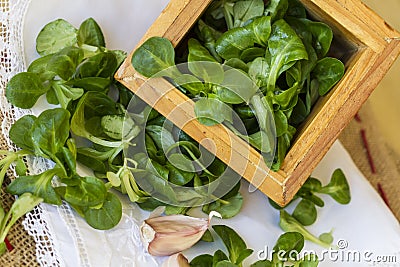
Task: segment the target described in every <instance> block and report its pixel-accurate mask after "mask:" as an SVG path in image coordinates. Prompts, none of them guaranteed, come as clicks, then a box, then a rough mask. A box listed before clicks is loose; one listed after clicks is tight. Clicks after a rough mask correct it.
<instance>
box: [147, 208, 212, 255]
mask: <svg viewBox="0 0 400 267" xmlns="http://www.w3.org/2000/svg"><path fill="white" fill-rule="evenodd" d="M212 216H219V217H220V215H219V214H218V213H215V212H212V213H210V216H209V218H208V219H207V218H195V217H190V216H185V215H181V214H179V215H168V216H159V217H150V218H148V219H147V220H145V221H144V222H143V224H142V226H141V227H140V234H141V238H142V241H143V243H144V245H145V247H146V248H147V251H148V252H149V253H150V254H151V255H153V256H169V255H172V254H175V253H178V252H181V251H183V250H186V249H188V248H190V247H192V246H193V245H194V244H196V243H197V242H198V241H199V240H200V239H201V237H202V236H203V234H204V232H205V231H206V230H207V229H208V227H209V225H210V219H211V217H212Z"/></svg>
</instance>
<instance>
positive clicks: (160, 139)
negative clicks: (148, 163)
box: [146, 125, 175, 151]
mask: <svg viewBox="0 0 400 267" xmlns="http://www.w3.org/2000/svg"><path fill="white" fill-rule="evenodd" d="M163 126H164V127H163ZM163 126H158V125H148V126H146V133H147V134H148V135H149V136H150V137H151V138H152V139H153V141H154V143H155V145H156V146H157V148H158V149H159V150H161V151H167V150H168V149H169V147H171V146H173V145H174V144H175V139H174V137H173V136H172V134H171V132H170V131H168V130H167V129H166V128H165V126H166V125H163Z"/></svg>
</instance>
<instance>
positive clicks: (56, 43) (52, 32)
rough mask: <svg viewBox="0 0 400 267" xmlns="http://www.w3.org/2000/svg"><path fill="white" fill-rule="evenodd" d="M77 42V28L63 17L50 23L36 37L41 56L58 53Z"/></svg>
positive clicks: (37, 48) (37, 49)
mask: <svg viewBox="0 0 400 267" xmlns="http://www.w3.org/2000/svg"><path fill="white" fill-rule="evenodd" d="M76 43H77V29H75V27H74V26H72V25H71V24H70V23H69V22H67V21H65V20H63V19H57V20H55V21H52V22H50V23H48V24H47V25H46V26H44V27H43V29H42V30H41V31H40V32H39V35H38V36H37V38H36V51H37V52H38V53H39V55H41V56H45V55H49V54H53V53H57V52H58V51H60V50H61V49H63V48H65V47H68V46H73V45H75V44H76Z"/></svg>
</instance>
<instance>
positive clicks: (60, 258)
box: [0, 0, 400, 267]
mask: <svg viewBox="0 0 400 267" xmlns="http://www.w3.org/2000/svg"><path fill="white" fill-rule="evenodd" d="M167 2H168V1H167V0H113V1H110V0H32V1H29V0H19V1H18V0H9V3H10V5H9V9H8V10H6V9H5V8H4V7H3V6H2V5H1V6H0V9H2V10H1V13H0V27H2V28H4V29H6V31H7V32H8V33H9V35H7V36H5V37H4V38H1V39H0V80H1V83H0V86H1V87H0V90H1V94H0V95H1V98H0V108H1V112H2V114H3V116H4V118H5V119H4V120H3V121H2V125H1V127H2V132H3V133H4V135H5V136H6V138H7V140H8V130H9V128H10V125H11V124H12V123H13V122H14V121H15V119H16V118H19V117H20V116H22V115H24V114H26V113H34V114H37V113H39V112H40V111H41V110H42V109H43V107H44V106H45V104H44V101H43V102H42V103H41V104H39V105H38V106H37V107H36V108H34V109H32V110H29V111H26V110H20V109H15V108H13V107H12V106H10V105H9V104H8V103H7V101H6V99H5V97H4V88H5V85H6V83H7V81H8V80H9V79H10V78H11V77H12V76H13V75H15V74H16V73H18V72H21V71H24V70H25V68H26V66H27V63H28V64H29V62H31V61H32V60H33V59H34V58H36V57H37V54H36V53H35V46H34V41H35V37H36V35H37V34H38V31H39V30H40V29H41V27H43V26H44V25H45V24H46V23H48V22H49V21H51V20H53V19H56V18H64V19H66V20H68V21H70V22H71V23H72V24H73V25H75V26H78V25H79V24H80V22H81V21H83V20H84V19H86V18H88V17H94V18H95V19H96V21H98V23H99V24H100V25H101V27H102V29H103V31H104V33H105V36H106V41H107V45H108V46H109V47H110V48H113V49H123V50H126V51H130V50H131V49H132V48H133V47H134V46H135V44H136V42H137V41H138V40H139V38H140V37H141V36H142V35H143V34H144V32H145V31H146V29H147V27H148V26H149V25H150V24H151V23H152V21H154V19H155V18H156V17H157V16H158V14H159V13H160V12H161V10H162V9H163V7H164V6H165V5H166V4H167ZM0 3H2V0H0ZM9 145H10V147H13V145H12V144H11V143H9ZM29 165H30V166H29V167H30V170H31V172H41V171H43V170H44V169H45V168H47V167H48V166H47V163H46V162H45V161H30V162H29ZM336 168H342V169H343V171H344V172H345V174H346V175H347V177H348V179H349V182H350V186H351V190H352V198H353V199H352V202H351V203H350V204H349V205H347V206H341V205H338V204H336V203H334V202H333V201H331V200H330V199H328V198H327V199H326V206H325V207H324V208H323V209H321V210H320V211H319V219H318V221H317V223H316V224H315V225H313V226H312V227H310V228H309V229H310V231H312V232H315V233H322V232H327V231H330V230H331V228H333V229H334V237H335V240H336V241H343V240H344V241H345V242H346V244H347V247H346V248H344V249H343V251H344V252H347V251H350V252H351V251H358V252H359V253H369V252H371V253H372V254H371V255H370V259H365V258H362V259H361V261H360V262H354V261H350V262H349V261H346V260H343V259H342V260H335V259H324V261H323V262H322V263H321V264H320V265H319V266H322V267H325V266H349V267H350V266H351V267H353V266H400V226H399V223H398V221H397V220H396V219H395V218H394V216H393V215H392V214H391V212H390V210H389V209H388V208H387V207H386V206H385V205H384V203H383V201H382V200H381V199H380V197H379V195H378V194H377V193H376V192H375V191H374V190H373V188H372V187H371V186H370V185H369V183H368V182H367V181H366V179H365V178H364V177H363V175H362V174H361V173H360V172H359V171H358V169H357V168H356V166H355V165H354V163H353V162H352V160H351V158H350V157H349V155H348V154H347V152H346V151H345V150H344V148H343V147H342V145H341V144H340V143H339V142H336V143H335V144H334V145H333V147H332V148H331V149H330V151H329V152H328V154H327V155H326V156H325V158H324V159H323V160H322V162H321V163H320V164H319V165H318V167H317V169H316V170H315V172H314V175H315V176H316V177H318V178H320V179H321V180H322V182H323V183H327V181H328V179H329V178H330V175H331V173H332V172H333V170H334V169H336ZM247 188H248V187H247V186H243V187H242V193H243V195H244V199H245V204H244V207H243V210H242V211H241V213H240V214H239V215H238V216H236V217H235V218H233V219H231V220H225V221H219V220H215V221H213V222H214V223H224V224H227V225H229V226H231V227H233V228H234V229H235V230H237V231H238V232H239V234H240V235H241V236H242V237H243V238H244V239H245V240H246V242H247V244H248V246H249V247H251V248H253V249H254V250H255V253H253V255H252V257H251V258H250V259H249V260H248V261H247V262H245V264H246V263H249V262H254V261H255V259H256V258H257V254H258V253H257V252H259V251H261V250H263V249H265V248H266V247H268V246H269V247H270V248H271V247H272V246H273V245H274V243H275V241H276V239H277V237H278V236H279V235H280V233H281V230H280V229H279V227H278V220H279V215H278V213H277V212H276V211H275V210H274V209H272V208H271V207H270V206H269V204H268V201H267V198H266V197H265V196H263V195H262V194H261V193H260V192H255V193H252V194H249V193H248V192H246V190H247ZM121 200H122V201H123V207H124V209H123V211H124V215H123V219H122V220H121V223H120V224H119V225H118V226H117V227H116V228H114V229H112V230H109V231H98V230H94V229H92V228H90V227H89V226H88V225H87V224H86V223H85V222H84V220H82V219H81V218H80V217H79V216H77V215H76V214H75V213H74V212H73V210H71V208H70V207H69V206H67V205H62V206H59V207H56V206H51V205H46V204H42V205H40V206H38V207H37V208H35V209H34V211H33V212H31V213H30V214H28V215H27V216H26V219H25V220H24V223H23V224H24V227H25V228H26V230H27V231H28V232H29V234H30V235H32V236H33V237H34V239H35V242H36V246H37V260H38V262H39V263H40V265H41V266H46V267H47V266H73V267H75V266H93V267H94V266H96V267H98V266H100V267H101V266H118V267H119V266H139V267H141V266H145V267H151V266H159V265H160V263H161V262H162V260H163V259H160V258H153V257H150V256H149V255H148V254H146V253H145V252H144V249H143V247H142V246H141V243H140V239H139V235H138V225H139V224H140V222H141V220H143V219H144V218H145V217H146V216H147V214H146V213H145V212H142V211H141V210H140V209H139V208H138V207H137V206H136V205H134V204H131V203H129V202H128V200H127V198H125V197H121ZM203 216H204V215H203ZM217 245H218V244H199V246H196V248H194V249H191V250H189V251H187V252H186V255H187V256H188V257H189V258H192V257H193V256H195V255H198V254H200V253H210V252H212V251H214V250H215V249H216V247H217ZM306 245H307V246H306V249H313V250H315V251H316V252H318V253H321V254H322V253H323V251H322V249H321V248H319V247H316V246H314V245H312V244H309V243H307V244H306ZM381 255H388V256H391V255H392V256H394V257H395V258H396V262H394V263H393V262H392V263H382V262H380V263H379V262H374V260H376V259H377V256H381Z"/></svg>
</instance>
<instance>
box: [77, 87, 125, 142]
mask: <svg viewBox="0 0 400 267" xmlns="http://www.w3.org/2000/svg"><path fill="white" fill-rule="evenodd" d="M112 114H121V111H120V110H119V109H118V107H117V104H116V103H115V102H114V101H113V100H112V99H111V98H109V97H108V96H107V95H105V94H103V93H99V92H94V91H89V92H87V93H85V94H84V95H83V96H82V97H81V98H80V100H79V102H78V104H77V106H76V108H75V113H74V115H73V116H72V119H71V130H72V132H73V133H74V134H76V135H78V136H81V137H84V138H87V139H89V140H90V141H92V142H93V143H95V144H99V145H102V146H105V147H119V146H120V145H121V141H108V140H105V139H103V138H101V137H99V136H95V135H94V134H93V133H91V132H90V131H89V130H90V129H91V128H90V127H91V125H90V123H88V122H89V121H90V120H87V118H91V119H98V120H96V123H95V125H96V126H100V118H101V117H103V116H105V115H112ZM98 128H100V127H98ZM100 129H101V128H100ZM101 132H102V130H101Z"/></svg>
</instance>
